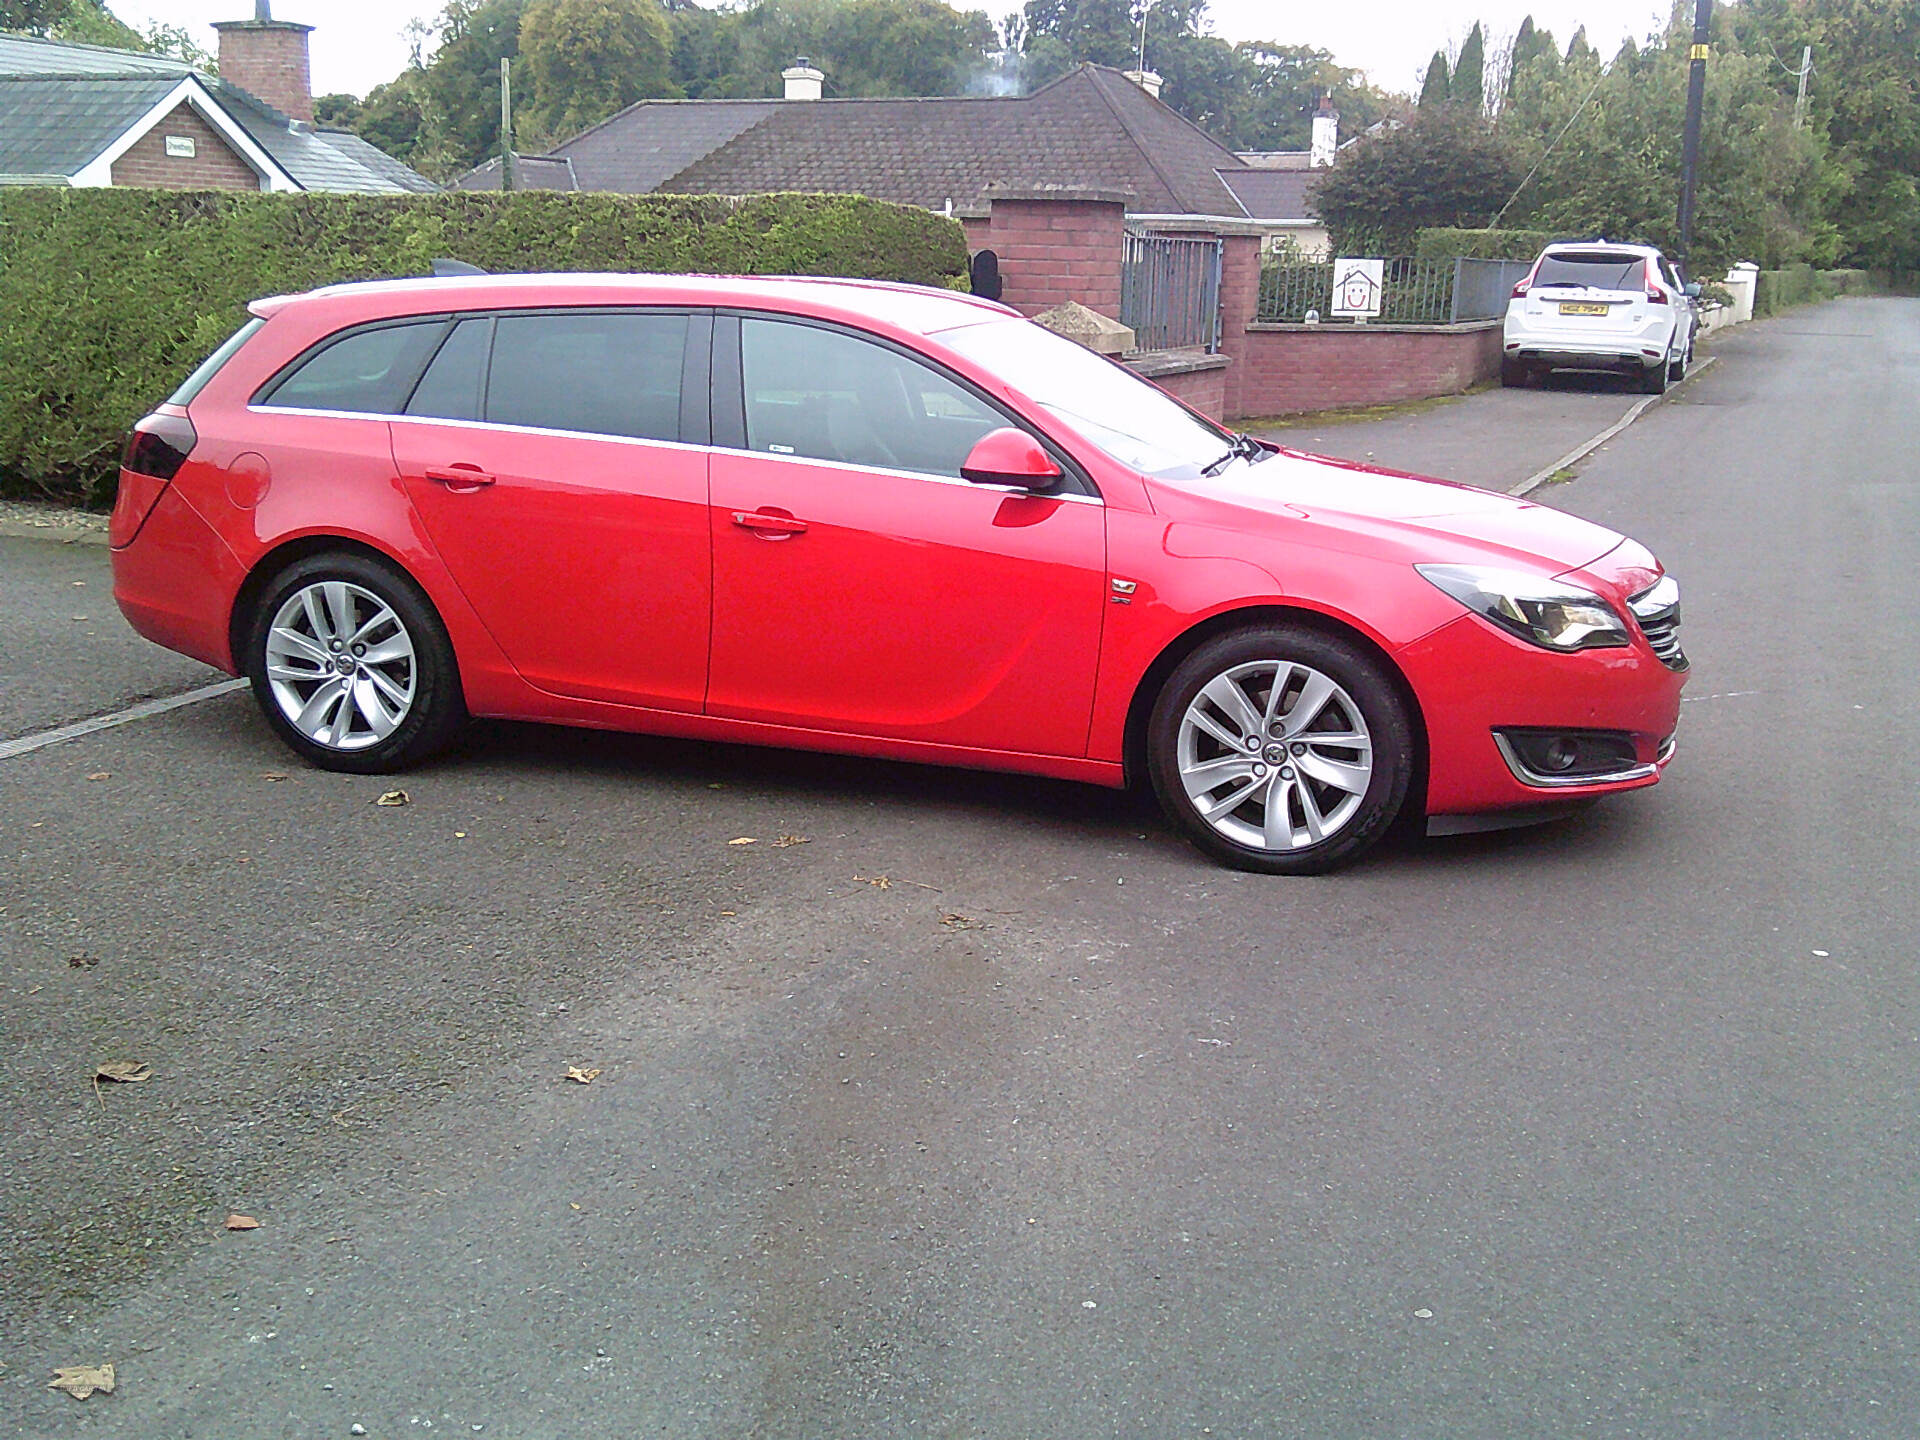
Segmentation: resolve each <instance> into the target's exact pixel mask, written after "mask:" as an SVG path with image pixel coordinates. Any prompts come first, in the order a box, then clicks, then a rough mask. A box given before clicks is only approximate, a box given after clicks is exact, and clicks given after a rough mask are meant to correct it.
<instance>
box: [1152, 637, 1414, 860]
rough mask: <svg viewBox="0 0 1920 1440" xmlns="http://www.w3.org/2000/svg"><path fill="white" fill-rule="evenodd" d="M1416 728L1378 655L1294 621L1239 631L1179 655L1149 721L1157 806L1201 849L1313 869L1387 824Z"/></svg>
mask: <svg viewBox="0 0 1920 1440" xmlns="http://www.w3.org/2000/svg"><path fill="white" fill-rule="evenodd" d="M1413 756H1414V743H1413V728H1412V724H1411V722H1410V720H1409V718H1408V715H1407V710H1406V706H1405V705H1404V704H1403V703H1402V701H1401V699H1400V696H1399V694H1398V693H1397V692H1396V690H1395V689H1394V687H1393V685H1392V683H1391V682H1390V681H1389V680H1388V679H1387V677H1386V675H1385V674H1384V673H1383V672H1382V671H1381V669H1380V667H1379V666H1378V664H1377V663H1376V662H1375V661H1374V660H1372V659H1371V658H1370V657H1368V656H1366V655H1365V654H1363V653H1362V652H1361V651H1360V650H1359V649H1358V648H1357V647H1356V646H1353V645H1350V644H1348V643H1346V642H1344V641H1341V640H1338V639H1336V638H1334V637H1331V636H1327V635H1323V634H1320V633H1318V632H1317V631H1313V630H1307V629H1301V628H1295V627H1292V626H1273V627H1265V626H1263V627H1260V628H1257V629H1247V630H1241V631H1236V632H1233V633H1231V634H1228V635H1224V636H1221V637H1219V638H1218V639H1215V640H1212V641H1209V642H1208V643H1207V644H1205V645H1202V646H1201V647H1200V648H1199V649H1198V650H1196V651H1195V652H1194V653H1193V654H1192V655H1190V656H1188V657H1187V659H1186V660H1185V661H1183V662H1182V663H1181V664H1180V665H1179V667H1178V668H1176V669H1175V671H1174V672H1173V674H1172V676H1171V677H1169V679H1168V681H1167V684H1166V686H1165V687H1164V688H1163V689H1162V691H1161V692H1160V695H1159V698H1158V699H1157V701H1156V702H1155V704H1154V708H1153V713H1152V717H1151V718H1150V720H1149V722H1148V732H1147V764H1148V770H1149V772H1150V773H1151V775H1152V779H1153V785H1154V790H1155V792H1156V793H1157V794H1158V796H1159V799H1160V803H1161V806H1162V807H1163V808H1164V809H1165V810H1166V812H1167V815H1168V816H1169V818H1171V819H1172V821H1173V822H1174V824H1175V825H1177V826H1179V827H1180V829H1181V830H1183V831H1185V832H1186V834H1187V836H1188V837H1189V838H1190V839H1191V840H1192V841H1193V842H1194V843H1195V844H1196V845H1197V846H1199V848H1200V849H1201V850H1203V851H1205V852H1206V853H1207V854H1208V855H1210V856H1212V857H1214V858H1215V859H1217V860H1220V861H1222V862H1224V863H1226V864H1228V865H1232V866H1235V867H1237V868H1239V869H1243V870H1254V871H1260V872H1264V873H1266V874H1270V875H1313V874H1320V873H1323V872H1325V871H1328V870H1333V869H1336V868H1338V867H1339V866H1341V865H1345V864H1347V863H1349V862H1351V861H1352V860H1354V859H1356V858H1357V857H1358V856H1359V855H1360V854H1361V853H1362V852H1364V851H1365V850H1367V849H1368V848H1370V847H1371V846H1372V845H1373V844H1374V843H1375V842H1377V841H1378V840H1379V839H1380V837H1381V836H1382V835H1383V834H1384V833H1385V832H1386V830H1387V827H1388V826H1389V825H1390V824H1392V822H1393V819H1394V817H1395V816H1396V815H1397V814H1398V813H1399V811H1400V807H1401V806H1402V804H1403V803H1404V802H1405V800H1406V798H1407V789H1408V786H1409V784H1410V782H1411V779H1412V775H1413Z"/></svg>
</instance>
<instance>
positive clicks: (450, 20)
mask: <svg viewBox="0 0 1920 1440" xmlns="http://www.w3.org/2000/svg"><path fill="white" fill-rule="evenodd" d="M525 4H526V0H448V4H447V8H446V9H445V10H443V11H442V12H441V15H440V23H439V35H440V47H439V49H437V50H436V51H434V53H433V58H432V59H431V61H429V62H427V63H426V64H424V65H423V66H422V67H421V68H420V70H419V72H418V91H419V105H420V112H421V126H420V133H419V144H418V146H417V148H416V150H415V152H414V161H415V163H417V164H419V165H421V166H423V167H424V168H425V170H426V173H428V174H430V175H437V176H441V177H447V178H450V177H452V176H454V175H458V174H460V173H461V172H462V171H464V170H467V169H469V168H471V167H472V166H474V165H478V164H479V163H480V162H481V161H482V160H485V159H486V158H487V157H488V156H490V155H495V154H497V153H499V149H500V58H501V57H502V56H503V55H504V56H507V57H510V58H517V57H518V56H519V54H520V15H521V11H522V10H523V9H524V8H525ZM514 89H515V99H516V101H517V103H518V104H520V105H521V106H523V107H525V106H529V105H532V104H535V103H537V100H538V97H537V96H536V95H535V94H534V93H533V91H532V88H531V87H530V86H524V85H516V86H515V87H514Z"/></svg>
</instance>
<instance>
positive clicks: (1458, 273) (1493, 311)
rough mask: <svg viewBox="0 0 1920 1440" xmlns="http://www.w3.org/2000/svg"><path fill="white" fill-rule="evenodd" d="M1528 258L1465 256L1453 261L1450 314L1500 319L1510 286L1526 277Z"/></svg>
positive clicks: (1456, 318) (1455, 317)
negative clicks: (1469, 258) (1487, 258)
mask: <svg viewBox="0 0 1920 1440" xmlns="http://www.w3.org/2000/svg"><path fill="white" fill-rule="evenodd" d="M1532 268H1533V262H1532V261H1531V260H1468V259H1466V258H1465V257H1462V258H1461V259H1458V260H1455V261H1454V262H1453V309H1452V313H1451V315H1450V316H1449V317H1448V318H1450V319H1451V320H1452V321H1453V322H1454V323H1455V324H1458V323H1459V322H1460V321H1462V320H1499V319H1502V318H1503V317H1504V316H1505V315H1506V313H1507V301H1508V300H1509V299H1510V298H1511V297H1512V295H1513V287H1514V286H1515V285H1518V284H1519V283H1520V282H1521V281H1522V280H1524V279H1526V278H1527V272H1528V271H1529V270H1531V269H1532Z"/></svg>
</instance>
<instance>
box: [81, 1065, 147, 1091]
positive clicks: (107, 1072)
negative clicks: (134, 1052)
mask: <svg viewBox="0 0 1920 1440" xmlns="http://www.w3.org/2000/svg"><path fill="white" fill-rule="evenodd" d="M93 1074H94V1078H95V1079H96V1080H111V1081H113V1082H114V1084H116V1085H138V1084H140V1083H141V1082H142V1081H145V1080H151V1079H152V1078H153V1071H152V1070H151V1069H149V1068H148V1067H147V1066H146V1065H144V1064H142V1063H141V1062H140V1061H138V1060H105V1061H102V1062H101V1063H100V1065H99V1066H98V1067H97V1068H96V1069H95V1070H94V1072H93Z"/></svg>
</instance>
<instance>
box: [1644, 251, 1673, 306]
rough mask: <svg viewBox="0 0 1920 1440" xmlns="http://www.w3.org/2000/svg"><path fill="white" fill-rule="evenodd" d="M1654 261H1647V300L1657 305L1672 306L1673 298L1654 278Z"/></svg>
mask: <svg viewBox="0 0 1920 1440" xmlns="http://www.w3.org/2000/svg"><path fill="white" fill-rule="evenodd" d="M1654 275H1655V272H1654V268H1653V261H1651V260H1649V261H1647V299H1649V300H1650V301H1652V302H1653V303H1654V304H1655V305H1667V304H1671V303H1672V300H1673V297H1672V296H1670V295H1669V294H1667V287H1666V286H1664V285H1662V284H1661V283H1660V282H1659V280H1657V279H1655V278H1654Z"/></svg>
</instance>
